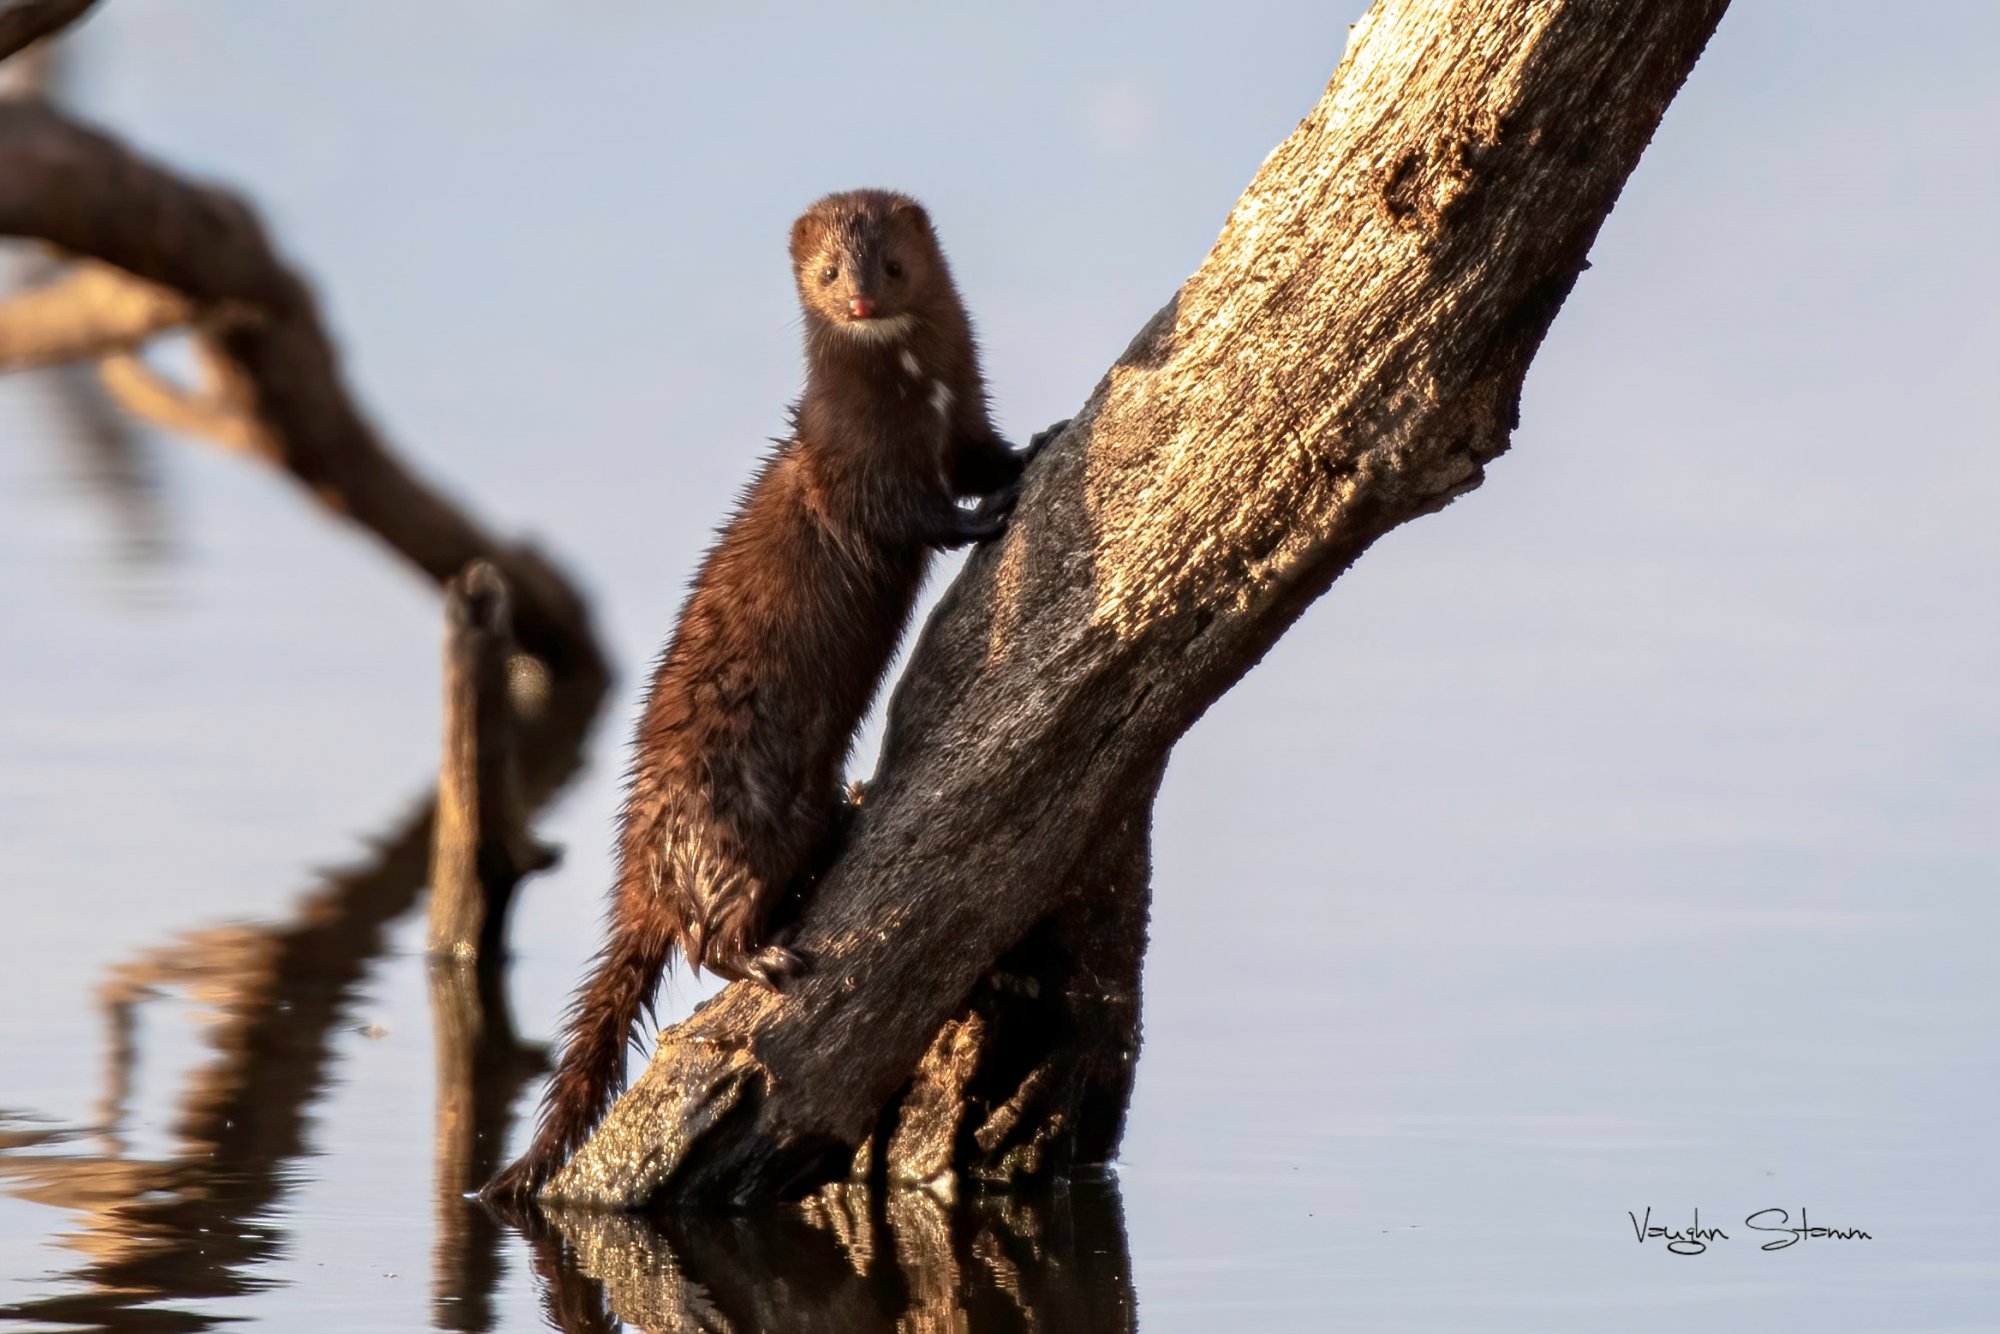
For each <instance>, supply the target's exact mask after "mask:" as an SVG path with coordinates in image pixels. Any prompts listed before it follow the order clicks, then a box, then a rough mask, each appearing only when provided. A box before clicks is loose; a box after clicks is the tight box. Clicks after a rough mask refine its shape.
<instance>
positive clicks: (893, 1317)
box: [529, 1181, 1138, 1334]
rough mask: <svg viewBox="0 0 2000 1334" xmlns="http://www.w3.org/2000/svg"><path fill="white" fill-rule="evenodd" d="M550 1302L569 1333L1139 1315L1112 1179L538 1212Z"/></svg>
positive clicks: (839, 1330) (1038, 1323)
mask: <svg viewBox="0 0 2000 1334" xmlns="http://www.w3.org/2000/svg"><path fill="white" fill-rule="evenodd" d="M529 1232H530V1241H531V1244H532V1245H533V1247H534V1251H535V1257H536V1273H537V1276H538V1279H539V1281H540V1283H541V1285H542V1298H543V1309H544V1311H545V1313H546V1314H547V1316H548V1318H549V1320H550V1322H551V1323H552V1324H554V1325H555V1326H556V1327H557V1328H559V1329H561V1330H563V1331H565V1334H580V1332H582V1331H596V1330H606V1329H611V1328H614V1327H615V1326H614V1325H613V1323H612V1318H613V1317H615V1318H616V1319H617V1320H622V1321H624V1322H625V1323H626V1324H627V1325H631V1326H636V1327H640V1328H644V1329H648V1330H654V1331H696V1330H699V1331H704V1334H706V1332H709V1331H714V1332H715V1334H723V1332H724V1331H734V1332H737V1334H749V1332H750V1331H758V1332H760V1334H764V1332H768V1334H793V1332H795V1331H796V1332H797V1334H818V1332H823V1334H869V1332H870V1331H876V1330H881V1331H891V1330H916V1331H932V1330H936V1331H946V1330H950V1331H967V1332H968V1334H971V1332H977V1334H994V1332H996V1331H1012V1330H1040V1329H1048V1330H1077V1331H1089V1332H1090V1334H1099V1332H1100V1331H1102V1332H1104V1334H1116V1331H1120V1330H1134V1329H1137V1328H1138V1314H1137V1303H1136V1301H1135V1300H1134V1296H1133V1292H1132V1272H1131V1261H1130V1257H1129V1255H1128V1254H1127V1251H1126V1245H1125V1226H1124V1217H1123V1211H1122V1208H1121V1205H1120V1202H1119V1197H1118V1188H1117V1186H1116V1184H1115V1183H1113V1182H1111V1181H1099V1182H1090V1183H1081V1184H1078V1185H1074V1186H1071V1187H1070V1188H1068V1189H1066V1190H1049V1191H1046V1192H1040V1193H1035V1194H1024V1193H1020V1192H1015V1193H1008V1194H993V1195H974V1196H972V1197H970V1198H968V1199H965V1200H961V1201H958V1202H955V1203H954V1202H947V1201H944V1200H941V1199H939V1198H938V1197H937V1196H935V1195H932V1194H930V1193H929V1192H927V1191H924V1190H920V1189H903V1190H895V1191H886V1192H885V1191H881V1190H870V1189H867V1188H864V1187H860V1186H855V1185H843V1186H834V1187H830V1188H829V1189H828V1190H827V1191H825V1192H823V1193H822V1194H820V1195H818V1196H816V1197H814V1198H813V1199H812V1200H811V1201H809V1202H808V1203H807V1204H805V1205H803V1206H801V1207H798V1208H796V1209H789V1210H774V1211H773V1212H771V1213H768V1214H759V1215H693V1216H677V1215H668V1216H663V1217H660V1218H657V1219H646V1218H640V1217H636V1216H633V1215H628V1214H601V1213H597V1214H594V1213H582V1212H566V1211H565V1212H557V1213H555V1214H553V1215H551V1217H550V1218H549V1219H548V1220H546V1221H542V1222H539V1223H537V1224H530V1225H529Z"/></svg>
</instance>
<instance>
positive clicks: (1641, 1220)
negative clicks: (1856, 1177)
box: [1625, 1205, 1875, 1255]
mask: <svg viewBox="0 0 2000 1334" xmlns="http://www.w3.org/2000/svg"><path fill="white" fill-rule="evenodd" d="M1625 1216H1626V1217H1627V1218H1629V1219H1631V1220H1632V1236H1633V1237H1634V1239H1636V1240H1637V1241H1638V1243H1639V1244H1640V1245H1641V1246H1643V1245H1645V1244H1646V1243H1647V1242H1648V1241H1664V1242H1665V1243H1666V1244H1667V1247H1666V1248H1667V1250H1668V1251H1670V1252H1672V1253H1673V1254H1675V1255H1700V1254H1701V1253H1702V1252H1703V1251H1706V1250H1707V1249H1708V1248H1709V1246H1710V1244H1711V1243H1714V1242H1718V1241H1728V1240H1729V1234H1728V1233H1727V1232H1724V1231H1723V1230H1722V1229H1721V1228H1719V1227H1703V1226H1702V1224H1701V1210H1700V1209H1696V1210H1695V1211H1694V1222H1693V1223H1691V1224H1689V1225H1688V1226H1687V1227H1667V1226H1665V1225H1664V1224H1661V1223H1655V1222H1654V1221H1653V1207H1652V1206H1651V1205H1647V1206H1646V1212H1644V1213H1643V1214H1635V1213H1633V1212H1632V1211H1631V1210H1629V1209H1627V1210H1626V1211H1625ZM1743 1227H1744V1228H1745V1229H1746V1230H1747V1231H1750V1232H1756V1233H1764V1234H1767V1235H1768V1236H1769V1237H1770V1240H1769V1241H1766V1242H1765V1243H1764V1244H1763V1245H1762V1246H1759V1247H1758V1248H1757V1249H1758V1250H1760V1251H1782V1250H1786V1249H1788V1248H1789V1247H1793V1246H1796V1245H1798V1244H1799V1243H1800V1242H1802V1241H1806V1240H1818V1239H1820V1238H1827V1239H1830V1240H1833V1241H1873V1240H1875V1238H1874V1237H1872V1236H1870V1235H1869V1234H1868V1233H1866V1232H1863V1231H1862V1230H1861V1229H1860V1228H1858V1227H1818V1226H1815V1225H1814V1224H1812V1223H1809V1222H1808V1221H1807V1220H1806V1211H1805V1206H1803V1205H1801V1206H1800V1207H1799V1221H1798V1223H1797V1224H1796V1225H1794V1224H1793V1223H1792V1216H1791V1214H1790V1212H1789V1211H1787V1210H1784V1209H1759V1210H1758V1211H1757V1212H1756V1213H1754V1214H1751V1215H1750V1216H1749V1217H1748V1218H1745V1219H1744V1220H1743Z"/></svg>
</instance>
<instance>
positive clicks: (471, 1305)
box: [430, 956, 548, 1330]
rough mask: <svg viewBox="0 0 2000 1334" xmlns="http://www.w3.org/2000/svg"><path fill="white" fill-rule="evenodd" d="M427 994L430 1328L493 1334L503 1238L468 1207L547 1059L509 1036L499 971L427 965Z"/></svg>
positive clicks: (483, 1214) (490, 1220)
mask: <svg viewBox="0 0 2000 1334" xmlns="http://www.w3.org/2000/svg"><path fill="white" fill-rule="evenodd" d="M487 957H488V958H490V957H491V956H487ZM430 989H431V1028H432V1033H433V1042H434V1045H435V1047H436V1051H437V1087H436V1092H435V1096H436V1099H437V1122H436V1139H435V1145H436V1148H435V1158H434V1161H433V1165H432V1182H433V1193H432V1198H433V1201H434V1214H433V1221H434V1224H435V1227H436V1237H435V1241H434V1245H433V1249H432V1258H431V1298H432V1301H431V1312H432V1314H431V1319H432V1323H433V1324H435V1325H436V1326H437V1327H438V1328H439V1329H457V1330H481V1329H492V1328H493V1327H494V1313H493V1289H494V1287H495V1285H496V1284H497V1283H498V1282H499V1279H500V1236H501V1228H500V1223H499V1220H498V1219H496V1218H495V1217H494V1216H493V1215H492V1214H491V1213H490V1212H488V1211H487V1210H485V1209H483V1208H481V1207H479V1205H478V1204H477V1202H476V1201H474V1200H470V1199H468V1198H467V1197H468V1196H469V1195H470V1194H471V1193H472V1192H475V1191H477V1190H478V1189H479V1188H480V1187H481V1186H483V1185H485V1184H486V1182H487V1181H488V1180H490V1179H491V1178H492V1176H493V1174H494V1173H495V1172H497V1171H499V1170H500V1167H501V1154H502V1152H503V1150H505V1149H506V1147H507V1130H508V1126H509V1123H510V1122H511V1120H512V1119H513V1109H514V1104H515V1102H516V1101H517V1100H518V1098H519V1095H520V1093H521V1091H522V1089H523V1087H524V1086H525V1085H527V1084H528V1083H529V1081H531V1080H532V1079H533V1078H534V1077H535V1076H536V1075H538V1074H540V1073H541V1072H542V1071H543V1070H545V1069H546V1068H547V1067H548V1060H547V1051H546V1049H545V1048H542V1047H539V1046H531V1045H528V1044H525V1043H522V1042H521V1041H520V1040H519V1039H518V1038H517V1037H516V1036H515V1034H514V1021H513V1014H512V1012H511V1010H510V1009H509V1008H508V1003H507V988H506V986H505V984H504V976H503V970H502V969H501V968H500V967H497V966H492V967H481V966H479V965H478V964H475V963H473V962H472V961H470V960H467V959H451V958H433V959H432V960H431V961H430Z"/></svg>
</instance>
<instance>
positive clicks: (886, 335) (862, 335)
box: [835, 315, 916, 343]
mask: <svg viewBox="0 0 2000 1334" xmlns="http://www.w3.org/2000/svg"><path fill="white" fill-rule="evenodd" d="M915 323H916V321H915V320H913V319H911V318H910V317H909V316H908V315H884V316H882V317H881V318H880V319H874V320H842V321H841V322H840V323H839V324H838V325H836V326H835V327H836V328H838V329H839V330H840V331H841V332H842V333H844V334H846V335H847V336H848V337H849V338H858V339H860V340H861V341H862V342H864V343H893V342H896V341H897V340H898V339H900V338H902V336H903V335H904V334H906V333H908V332H909V331H910V326H911V325H913V324H915Z"/></svg>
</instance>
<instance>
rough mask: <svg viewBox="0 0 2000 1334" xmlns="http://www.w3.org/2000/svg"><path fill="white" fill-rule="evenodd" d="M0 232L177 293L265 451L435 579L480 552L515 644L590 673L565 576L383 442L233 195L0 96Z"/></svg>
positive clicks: (595, 670) (295, 286)
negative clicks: (235, 379) (486, 524)
mask: <svg viewBox="0 0 2000 1334" xmlns="http://www.w3.org/2000/svg"><path fill="white" fill-rule="evenodd" d="M0 235H10V236H22V237H34V238H37V239H40V240H42V241H45V242H48V243H49V244H51V245H55V246H58V247H60V248H61V249H63V250H66V251H68V252H70V253H72V254H76V255H83V256H89V257H91V258H94V259H97V260H101V261H103V262H104V263H107V264H111V265H115V266H116V267H118V268H120V269H123V270H125V271H126V272H127V273H130V274H132V275H134V276H136V277H138V278H141V279H143V280H145V281H146V282H149V283H153V284H156V285H158V286H161V287H165V288H167V289H169V290H170V291H172V292H174V293H176V294H177V295H179V296H180V297H181V298H182V299H183V300H185V301H187V302H189V303H190V304H191V305H192V306H193V307H194V308H195V311H196V319H197V321H199V322H200V323H201V324H202V325H203V327H204V328H205V329H206V330H207V331H208V332H209V334H210V337H211V339H212V341H213V343H214V346H215V348H216V350H217V351H218V352H219V353H220V354H221V356H222V357H223V358H225V359H226V360H227V361H228V362H229V363H230V365H231V367H232V368H233V370H234V372H235V373H236V374H238V375H239V376H240V377H241V383H242V385H243V389H244V395H245V407H246V410H247V412H248V414H249V416H250V417H251V419H252V420H253V421H254V422H255V424H256V429H257V432H258V434H259V436H260V438H261V440H262V441H263V442H264V443H265V444H266V446H267V448H268V452H269V453H270V455H271V457H272V458H273V459H274V461H276V462H277V463H278V464H279V466H281V467H282V468H284V469H285V470H286V471H287V472H289V473H290V474H291V475H292V476H293V477H294V478H296V479H297V480H298V481H299V482H300V483H302V484H303V485H304V486H305V487H306V488H307V489H308V490H309V491H311V492H312V494H313V495H314V496H315V497H317V498H318V499H319V500H320V502H321V503H322V504H324V505H325V506H326V507H327V508H328V509H330V510H332V511H333V512H335V513H337V514H341V515H344V516H345V517H347V518H349V519H351V520H353V521H354V522H355V523H357V524H359V525H360V526H361V527H363V528H364V529H366V530H368V531H369V532H372V533H374V534H375V535H376V536H377V537H379V538H380V539H381V540H382V541H383V542H385V543H387V544H388V546H389V547H390V548H392V549H393V550H395V551H396V552H397V553H398V554H400V555H401V556H403V557H404V558H405V559H406V560H408V561H409V562H410V563H412V564H413V565H415V566H416V567H417V568H418V569H420V570H422V571H423V572H424V573H425V574H426V575H428V576H429V577H430V578H431V579H432V580H434V581H435V582H437V583H438V584H440V585H442V584H443V583H444V582H445V581H446V580H448V579H450V578H451V577H452V576H453V575H455V574H457V573H458V572H459V570H461V569H463V568H464V567H465V566H466V564H468V563H469V562H471V561H472V560H475V559H478V558H481V557H484V558H485V559H487V560H490V561H492V562H493V563H494V564H495V565H496V566H497V567H499V569H500V572H501V573H502V574H503V575H505V576H506V579H507V583H508V586H509V587H510V588H511V589H512V590H513V591H514V596H515V599H516V605H515V615H516V632H517V633H518V634H519V635H520V638H521V643H522V646H523V647H524V648H526V649H527V650H528V651H529V652H531V653H533V654H535V655H536V656H537V657H540V658H542V659H543V660H544V661H545V662H547V663H548V664H549V666H550V667H551V668H552V669H553V670H555V671H556V672H558V673H564V672H569V671H581V672H585V673H588V674H591V675H600V676H601V675H603V674H604V671H605V666H604V662H603V658H602V655H601V651H600V650H599V648H598V645H597V641H596V636H595V634H594V632H593V631H592V629H591V626H590V619H589V614H588V611H587V610H586V608H585V605H584V602H583V599H582V598H581V596H580V595H579V594H578V593H577V592H576V590H575V589H574V588H572V587H571V586H570V584H569V583H568V582H567V581H566V580H565V579H564V578H563V576H562V575H561V574H560V573H558V572H557V571H556V570H555V569H554V568H553V567H552V566H551V565H549V564H548V562H547V561H546V560H544V559H543V558H542V557H541V556H540V555H539V554H538V553H536V552H534V551H533V550H531V549H529V548H526V547H521V546H513V545H506V544H502V543H501V542H499V541H497V540H496V539H495V538H493V537H492V536H491V535H490V534H488V533H487V532H486V531H485V530H484V529H483V528H481V527H480V526H479V525H478V524H476V523H475V522H473V520H472V519H471V518H470V517H468V516H467V515H466V514H464V513H463V512H462V511H460V510H459V509H458V508H457V507H456V506H455V505H453V504H452V503H451V502H450V501H448V500H446V499H445V498H444V497H442V496H441V495H439V494H438V493H437V492H436V491H435V490H433V489H432V488H431V487H430V486H429V485H428V484H427V483H425V482H424V481H422V480H421V479H419V478H418V477H417V476H416V475H415V474H413V473H412V472H410V470H409V469H408V468H406V467H405V466H404V465H403V464H402V463H401V462H400V461H399V460H398V459H397V458H396V456H395V455H394V454H393V453H391V452H390V451H389V449H388V447H387V446H386V444H385V443H384V442H383V440H382V438H381V437H380V435H379V434H378V433H377V432H376V430H375V428H374V426H373V425H372V424H371V423H370V422H369V421H368V420H367V418H366V417H365V415H364V414H363V413H362V411H361V409H360V407H359V406H358V405H357V403H356V401H355V399H354V397H353V395H352V394H351V393H350V392H349V390H348V387H347V384H346V381H345V379H344V377H343V376H342V374H341V370H340V364H339V357H338V355H337V353H336V351H335V349H334V347H333V344H332V342H331V340H330V339H329V338H328V337H327V335H326V331H325V328H324V326H323V325H322V323H321V321H320V317H319V311H318V306H317V303H316V302H315V301H314V299H313V296H312V293H311V291H310V290H309V289H308V288H307V286H306V284H305V283H304V282H303V280H301V279H300V278H299V277H298V275H297V274H295V273H294V272H292V270H291V269H290V268H289V267H288V266H286V264H285V263H284V262H283V261H282V260H281V259H280V258H279V256H278V255H277V253H276V252H275V251H274V250H273V248H272V246H271V242H270V238H269V237H268V236H267V235H266V234H265V232H264V229H263V227H262V226H261V225H260V224H259V222H258V221H257V218H256V215H255V214H254V213H253V212H252V210H251V209H250V207H249V206H248V205H247V204H245V203H244V202H243V201H242V200H241V199H239V198H237V197H236V196H235V195H233V194H230V193H228V192H226V191H223V190H219V189H216V188H214V187H212V186H205V185H199V184H195V183H193V182H190V181H187V180H184V179H182V178H181V177H180V176H178V175H176V174H174V173H173V172H171V171H169V170H167V169H166V168H164V167H161V166H159V165H157V164H155V163H153V162H150V161H148V160H146V159H145V158H143V157H141V156H139V155H137V154H134V153H132V152H131V151H129V150H127V149H126V148H125V147H124V146H123V145H121V144H119V143H117V142H116V141H115V140H113V139H111V138H110V137H108V136H106V135H104V134H102V133H100V132H98V131H96V130H91V129H87V128H85V127H83V126H81V125H79V124H77V123H75V122H74V121H71V120H69V119H68V118H67V117H65V116H64V115H62V114H61V113H60V112H58V111H55V110H53V109H52V108H49V107H47V106H43V105H40V104H38V103H35V102H26V101H23V102H9V103H0Z"/></svg>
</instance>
